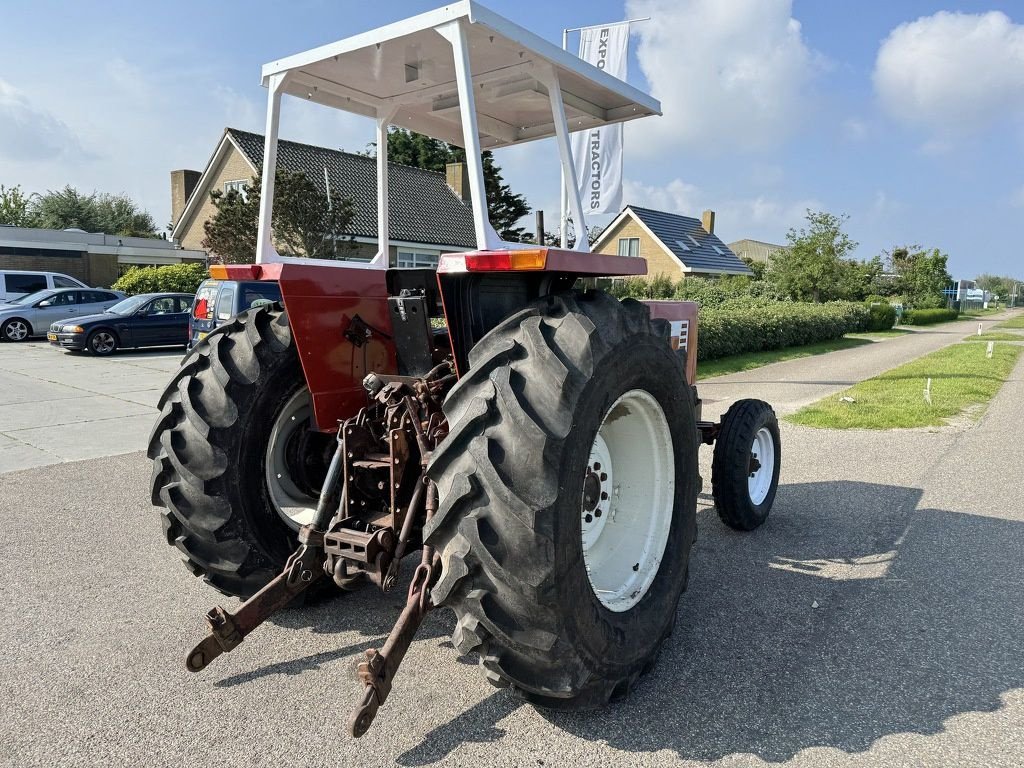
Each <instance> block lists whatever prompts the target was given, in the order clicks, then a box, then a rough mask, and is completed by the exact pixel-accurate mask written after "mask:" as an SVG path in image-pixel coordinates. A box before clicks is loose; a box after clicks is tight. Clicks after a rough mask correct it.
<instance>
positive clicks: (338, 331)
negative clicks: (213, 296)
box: [213, 262, 398, 432]
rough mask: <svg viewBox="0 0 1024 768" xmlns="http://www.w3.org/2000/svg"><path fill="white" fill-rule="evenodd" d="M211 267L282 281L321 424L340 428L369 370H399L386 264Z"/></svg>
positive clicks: (358, 401) (236, 276)
mask: <svg viewBox="0 0 1024 768" xmlns="http://www.w3.org/2000/svg"><path fill="white" fill-rule="evenodd" d="M213 270H216V271H217V272H218V274H219V272H220V270H224V276H225V277H227V278H228V279H231V280H253V279H256V280H276V281H278V283H279V284H280V286H281V296H282V298H283V300H284V305H285V309H286V310H287V311H288V322H289V323H290V325H291V328H292V334H293V335H294V337H295V346H296V348H297V349H298V352H299V359H300V361H301V362H302V371H303V373H304V374H305V375H306V383H307V384H308V385H309V391H310V393H311V394H312V397H313V413H314V416H315V418H316V424H317V428H318V429H320V430H321V431H323V432H334V431H336V430H337V429H338V421H339V420H341V419H345V418H348V417H350V416H352V415H354V414H355V413H356V412H357V411H358V410H359V409H360V408H362V407H363V406H364V405H366V390H364V389H363V384H362V381H363V377H364V376H366V374H367V373H369V372H370V371H374V372H377V373H397V371H398V361H397V359H396V358H395V347H394V345H393V344H392V343H391V336H392V330H391V318H390V316H389V315H388V305H387V298H388V293H387V286H386V284H385V271H384V270H383V269H365V268H348V269H346V268H345V267H344V266H337V267H334V266H330V267H326V266H315V265H308V264H301V263H295V264H289V263H287V262H284V263H276V264H262V265H261V264H229V265H224V266H222V267H213ZM357 318H358V319H357ZM367 331H369V333H368V332H367ZM346 333H348V334H349V335H350V337H351V338H354V339H356V340H357V341H356V343H353V341H352V340H350V338H349V337H346Z"/></svg>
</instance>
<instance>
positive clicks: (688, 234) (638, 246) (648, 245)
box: [591, 205, 754, 280]
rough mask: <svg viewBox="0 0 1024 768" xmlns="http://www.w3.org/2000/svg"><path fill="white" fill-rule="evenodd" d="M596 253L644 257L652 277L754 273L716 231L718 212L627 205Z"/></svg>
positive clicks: (607, 228) (594, 249)
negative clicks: (694, 214)
mask: <svg viewBox="0 0 1024 768" xmlns="http://www.w3.org/2000/svg"><path fill="white" fill-rule="evenodd" d="M591 250H592V251H594V252H595V253H609V254H618V255H620V256H642V257H643V258H645V259H647V275H648V277H656V276H657V275H665V276H666V277H669V278H671V279H672V280H679V279H680V278H683V277H698V276H699V277H712V276H716V275H753V274H754V273H753V272H752V271H751V269H750V267H748V266H747V265H746V264H744V263H743V262H742V261H740V259H739V258H738V257H737V256H736V254H735V253H733V252H732V251H731V250H729V247H728V246H727V245H726V244H725V243H723V242H722V241H721V240H720V239H719V238H718V236H717V235H716V234H715V213H714V211H704V213H703V215H702V217H701V218H700V219H694V218H691V217H689V216H681V215H679V214H676V213H664V212H662V211H654V210H651V209H650V208H641V207H640V206H637V205H628V206H626V207H625V208H623V209H622V212H621V213H620V214H619V215H618V216H616V217H615V220H614V221H612V223H611V224H609V225H608V226H607V227H606V228H605V230H604V231H603V232H602V233H601V235H600V237H598V239H597V241H596V242H595V243H594V247H593V248H592V249H591Z"/></svg>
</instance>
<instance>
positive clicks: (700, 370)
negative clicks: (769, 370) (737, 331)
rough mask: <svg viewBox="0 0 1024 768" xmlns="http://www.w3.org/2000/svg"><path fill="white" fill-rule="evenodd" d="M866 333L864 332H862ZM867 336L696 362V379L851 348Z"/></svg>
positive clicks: (865, 341)
mask: <svg viewBox="0 0 1024 768" xmlns="http://www.w3.org/2000/svg"><path fill="white" fill-rule="evenodd" d="M863 335H866V334H863ZM870 343H871V339H869V338H857V339H851V338H850V337H849V336H845V337H843V338H841V339H833V340H832V341H819V342H818V343H817V344H805V345H804V346H802V347H785V348H783V349H769V350H766V351H764V352H747V353H746V354H743V355H732V356H731V357H723V358H721V359H719V360H707V361H700V362H698V363H697V379H698V380H700V379H708V378H711V377H712V376H724V375H725V374H727V373H738V372H739V371H749V370H750V369H751V368H760V367H761V366H762V365H770V364H771V363H781V362H782V361H783V360H795V359H796V358H798V357H811V356H812V355H823V354H825V353H826V352H835V351H836V350H837V349H851V348H852V347H859V346H862V345H864V344H870Z"/></svg>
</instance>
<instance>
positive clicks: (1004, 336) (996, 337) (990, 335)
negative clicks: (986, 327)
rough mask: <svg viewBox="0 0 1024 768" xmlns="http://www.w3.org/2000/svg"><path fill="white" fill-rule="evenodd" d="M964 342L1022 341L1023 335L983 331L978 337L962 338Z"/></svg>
mask: <svg viewBox="0 0 1024 768" xmlns="http://www.w3.org/2000/svg"><path fill="white" fill-rule="evenodd" d="M964 341H1024V333H1014V332H1013V331H983V332H982V334H981V335H980V336H979V335H978V334H976V333H975V334H974V335H972V336H964Z"/></svg>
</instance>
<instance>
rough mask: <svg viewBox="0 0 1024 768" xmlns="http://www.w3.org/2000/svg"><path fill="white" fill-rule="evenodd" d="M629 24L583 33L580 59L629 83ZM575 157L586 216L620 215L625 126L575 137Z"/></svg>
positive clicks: (592, 131) (584, 31)
mask: <svg viewBox="0 0 1024 768" xmlns="http://www.w3.org/2000/svg"><path fill="white" fill-rule="evenodd" d="M628 48H629V24H609V25H608V26H605V27H591V28H590V29H584V30H583V31H582V32H581V33H580V58H581V59H583V60H584V61H586V62H587V63H589V64H593V65H594V66H595V67H597V68H598V69H603V70H604V71H605V72H607V73H608V74H609V75H611V76H612V77H617V78H619V79H620V80H625V79H626V65H627V59H628V57H627V50H628ZM572 156H573V161H574V163H575V165H576V180H577V181H578V182H579V185H580V200H581V201H582V203H583V213H584V214H598V213H618V212H619V209H620V208H621V207H622V123H615V124H614V125H605V126H602V127H600V128H593V129H590V130H583V131H578V132H576V133H574V134H572Z"/></svg>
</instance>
